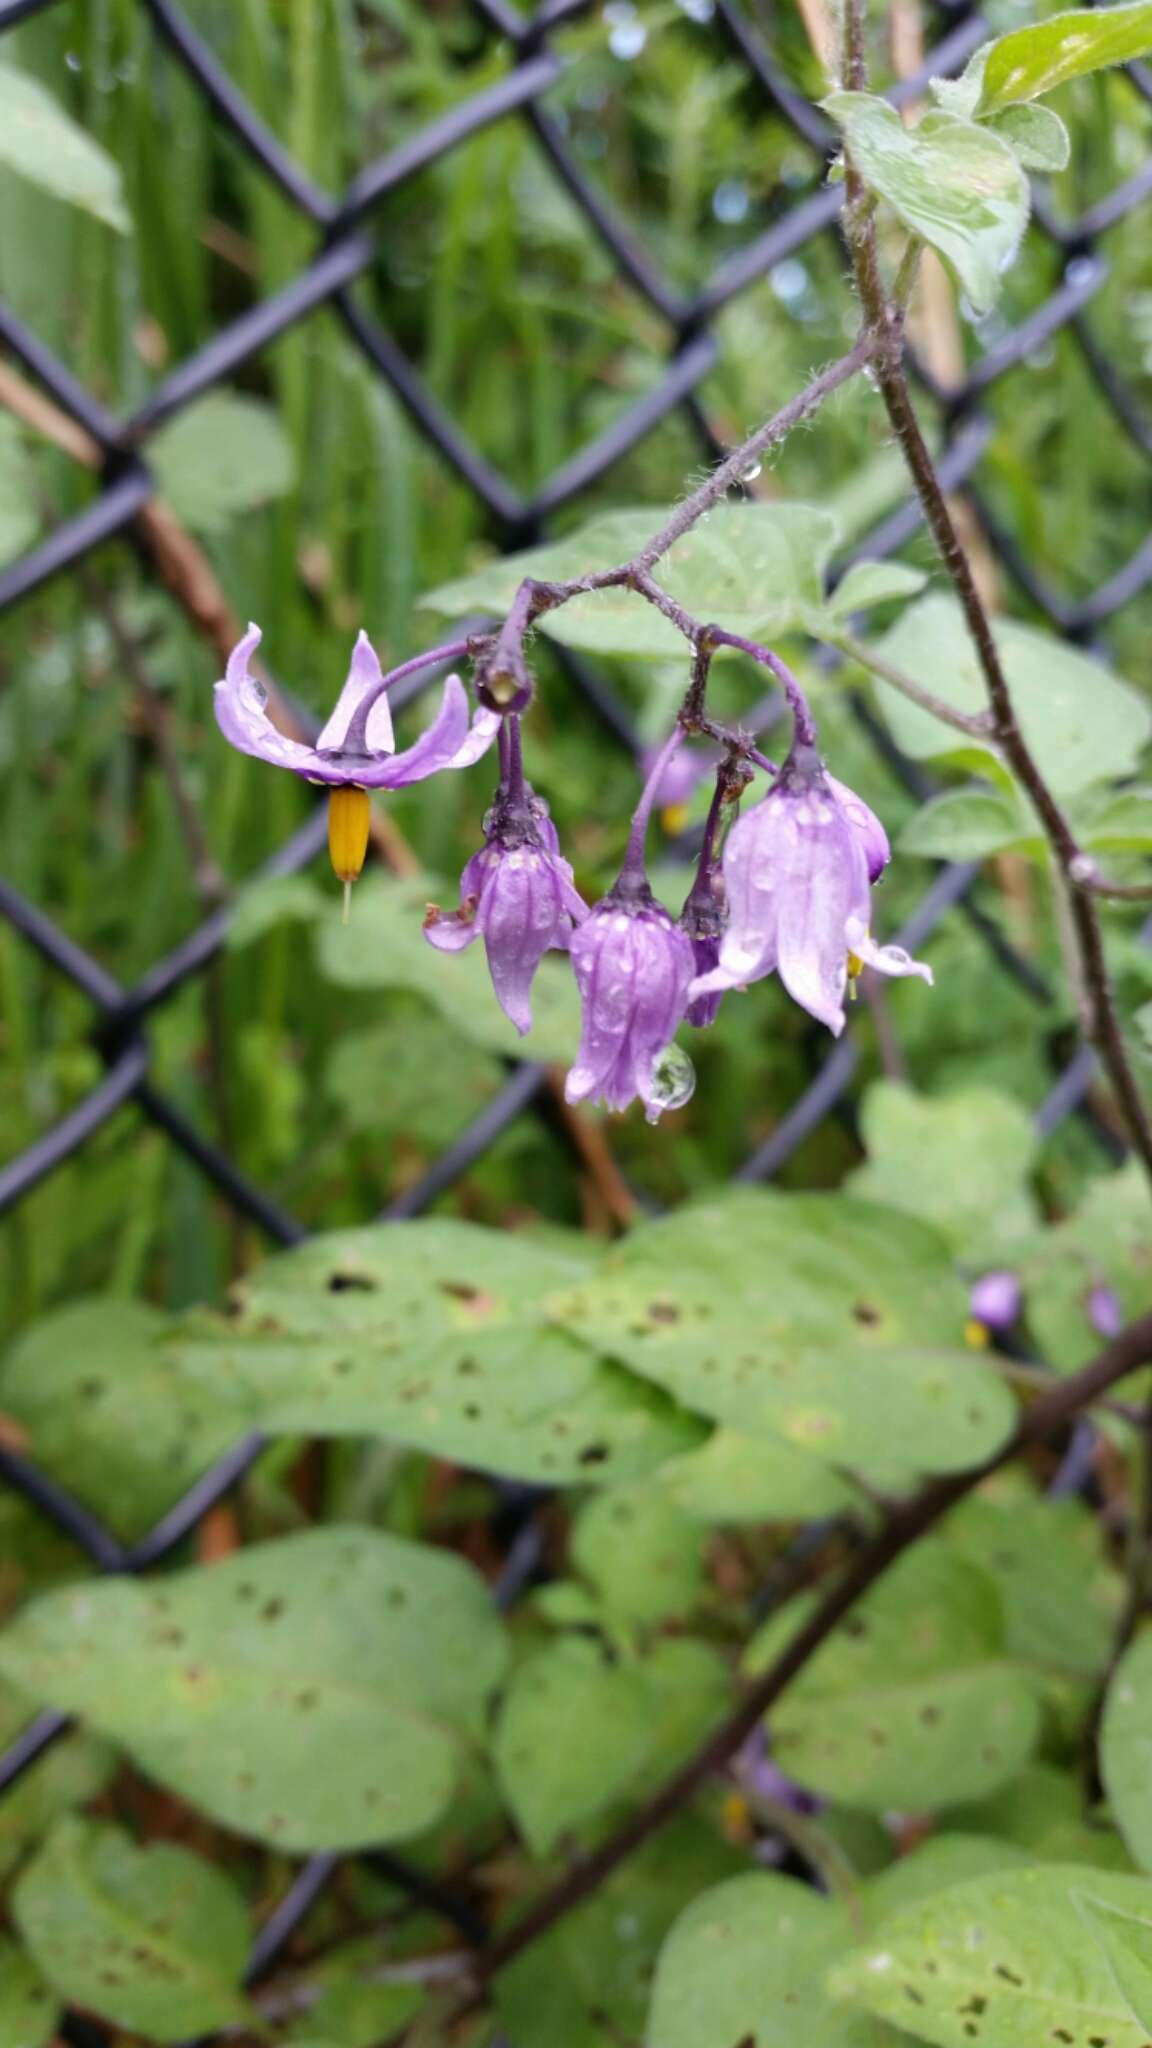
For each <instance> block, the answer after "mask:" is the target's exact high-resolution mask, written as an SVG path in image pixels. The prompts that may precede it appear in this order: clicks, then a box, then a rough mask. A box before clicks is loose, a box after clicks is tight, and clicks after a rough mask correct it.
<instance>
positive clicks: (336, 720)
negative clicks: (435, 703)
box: [316, 633, 396, 754]
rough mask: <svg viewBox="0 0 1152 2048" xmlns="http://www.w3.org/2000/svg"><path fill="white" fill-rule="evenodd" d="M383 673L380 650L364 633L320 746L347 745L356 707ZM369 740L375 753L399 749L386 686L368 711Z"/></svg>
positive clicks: (319, 742) (367, 735) (367, 728)
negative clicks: (378, 658) (345, 743)
mask: <svg viewBox="0 0 1152 2048" xmlns="http://www.w3.org/2000/svg"><path fill="white" fill-rule="evenodd" d="M381 674H382V671H381V668H380V663H379V661H378V660H377V658H376V650H375V648H374V647H373V645H372V642H371V641H370V640H369V638H368V635H367V633H361V634H360V635H359V637H358V639H357V641H356V645H355V647H354V648H353V649H352V662H351V666H350V667H349V670H348V680H347V682H346V683H345V685H344V688H343V689H342V690H341V692H340V695H339V696H338V698H337V699H336V708H335V710H334V711H333V713H332V716H331V718H330V719H329V720H328V722H327V724H326V725H325V727H324V729H323V731H322V732H321V734H320V737H319V739H318V740H317V742H316V745H317V747H318V748H320V749H324V748H328V749H329V750H331V749H333V748H336V747H341V746H343V744H344V741H345V738H346V737H347V733H348V727H349V725H350V724H351V721H352V714H353V712H354V711H355V710H356V708H357V706H358V704H359V703H360V701H361V699H362V698H363V697H364V696H366V695H367V693H368V691H369V690H372V689H375V688H376V686H377V684H378V683H379V682H380V680H381ZM365 744H366V745H367V748H368V751H369V752H370V753H373V754H391V753H394V752H395V749H396V740H395V736H394V734H393V731H392V709H391V706H390V704H389V702H388V696H387V692H386V691H384V690H381V692H380V695H379V696H378V697H377V699H376V702H375V703H374V704H373V706H372V709H371V711H370V712H369V713H368V720H367V724H366V727H365Z"/></svg>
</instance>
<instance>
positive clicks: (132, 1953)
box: [12, 1818, 248, 2041]
mask: <svg viewBox="0 0 1152 2048" xmlns="http://www.w3.org/2000/svg"><path fill="white" fill-rule="evenodd" d="M12 1910H13V1914H14V1916H15V1920H16V1924H17V1926H18V1928H19V1930H20V1933H21V1935H22V1937H23V1939H24V1940H25V1942H26V1943H27V1944H28V1947H29V1949H30V1950H31V1952H32V1955H33V1956H34V1958H35V1960H36V1961H37V1963H38V1964H39V1966H40V1968H41V1970H42V1971H43V1972H44V1975H45V1976H46V1977H47V1978H48V1980H49V1982H50V1983H51V1984H52V1985H53V1986H54V1988H55V1989H56V1990H57V1991H58V1992H59V1994H60V1996H61V1998H63V1999H67V2000H68V2001H70V2002H71V2003H72V2004H75V2005H81V2006H85V2007H88V2008H89V2009H90V2010H91V2011H93V2012H97V2013H99V2014H100V2015H101V2016H102V2017H103V2018H104V2019H110V2020H112V2021H114V2022H115V2023H116V2025H117V2026H121V2027H129V2028H131V2029H132V2031H133V2032H134V2033H141V2034H146V2035H148V2037H149V2038H150V2039H151V2040H154V2041H178V2040H180V2039H181V2038H182V2037H183V2036H185V2035H188V2034H192V2033H196V2034H198V2033H201V2032H204V2031H207V2030H208V2029H210V2028H211V2029H215V2028H217V2027H227V2026H234V2025H236V2024H240V2025H243V2024H244V2022H245V2019H246V2016H247V2007H246V2006H245V2003H244V2000H243V1998H242V1997H241V1995H240V1979H241V1975H242V1973H243V1969H244V1961H245V1954H246V1951H247V1946H248V1917H247V1914H246V1912H245V1909H244V1903H243V1900H242V1899H241V1898H240V1895H239V1893H238V1892H237V1891H236V1890H235V1889H234V1887H233V1885H232V1882H231V1880H230V1879H229V1878H228V1877H226V1876H225V1874H224V1872H223V1871H222V1870H218V1869H216V1868H215V1867H214V1866H213V1865H212V1864H209V1863H203V1862H201V1860H200V1858H199V1857H198V1856H193V1855H192V1854H191V1852H190V1851H189V1850H187V1849H181V1848H177V1847H176V1846H175V1845H174V1844H172V1843H168V1842H157V1843H153V1844H152V1845H151V1846H150V1847H149V1848H145V1849H138V1848H136V1847H135V1845H134V1844H133V1842H132V1841H131V1839H130V1838H129V1836H128V1835H126V1834H125V1833H124V1832H123V1831H122V1829H120V1828H115V1827H107V1826H98V1825H96V1824H95V1823H93V1822H91V1821H82V1820H77V1819H74V1818H72V1819H68V1820H63V1821H61V1822H60V1823H59V1825H58V1826H57V1827H56V1828H55V1829H54V1830H53V1832H52V1834H51V1835H50V1836H49V1837H48V1840H47V1841H46V1842H45V1844H44V1847H43V1848H42V1850H41V1851H40V1854H39V1855H38V1856H37V1857H36V1859H35V1861H34V1862H32V1863H30V1864H29V1865H28V1868H27V1869H26V1870H25V1871H24V1872H23V1874H22V1876H21V1878H20V1880H19V1882H18V1884H17V1885H16V1888H15V1891H14V1892H13V1895H12Z"/></svg>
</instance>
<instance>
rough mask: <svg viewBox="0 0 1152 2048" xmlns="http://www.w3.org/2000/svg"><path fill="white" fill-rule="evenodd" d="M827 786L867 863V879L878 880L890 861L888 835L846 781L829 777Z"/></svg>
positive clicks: (890, 852) (873, 812)
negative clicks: (857, 841)
mask: <svg viewBox="0 0 1152 2048" xmlns="http://www.w3.org/2000/svg"><path fill="white" fill-rule="evenodd" d="M828 787H829V788H830V789H831V790H832V791H833V792H834V794H835V796H836V799H837V801H838V803H839V804H840V807H841V809H842V811H843V812H844V814H845V816H846V818H847V820H848V823H849V824H850V825H851V827H852V830H853V832H854V833H855V834H856V837H857V839H858V840H859V841H860V844H861V845H862V847H863V849H864V858H865V860H866V861H867V863H868V880H869V881H870V882H875V881H878V880H879V878H880V876H881V875H882V874H883V872H884V870H885V868H886V867H887V865H888V863H889V861H890V860H891V858H892V848H891V847H890V846H889V844H888V834H887V833H886V831H885V830H884V827H883V825H882V824H881V823H880V820H879V818H878V817H877V816H876V813H875V811H870V810H869V808H868V806H867V804H866V803H865V801H864V799H863V797H862V796H857V794H856V791H855V790H854V789H849V787H848V784H847V783H846V782H837V780H836V777H835V776H834V775H829V776H828Z"/></svg>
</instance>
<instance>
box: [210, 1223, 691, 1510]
mask: <svg viewBox="0 0 1152 2048" xmlns="http://www.w3.org/2000/svg"><path fill="white" fill-rule="evenodd" d="M586 1270H587V1268H586V1262H585V1261H584V1260H583V1259H578V1258H574V1257H573V1256H571V1255H570V1254H569V1253H567V1252H557V1251H553V1250H551V1249H549V1248H545V1247H543V1246H540V1245H535V1244H533V1243H531V1242H530V1241H529V1240H527V1239H525V1238H523V1237H517V1236H514V1235H512V1234H510V1233H509V1232H506V1231H491V1230H483V1229H480V1228H479V1227H478V1226H476V1225H473V1224H467V1223H458V1222H455V1221H451V1220H448V1219H444V1220H428V1221H422V1222H419V1223H396V1224H388V1225H385V1226H383V1227H379V1226H378V1227H375V1228H371V1229H362V1230H346V1231H336V1232H332V1233H331V1234H329V1235H326V1236H323V1237H317V1238H313V1239H312V1240H311V1242H310V1243H309V1244H307V1245H304V1246H302V1247H301V1248H300V1249H299V1250H297V1251H292V1252H286V1253H282V1254H280V1255H279V1256H278V1257H276V1258H274V1259H270V1260H269V1261H268V1262H267V1263H266V1264H265V1265H264V1266H262V1267H260V1268H259V1269H258V1271H257V1272H256V1273H254V1274H252V1275H251V1276H250V1277H249V1278H248V1279H247V1280H246V1281H245V1282H244V1283H243V1285H242V1287H241V1288H240V1289H239V1290H238V1291H237V1294H236V1299H235V1311H234V1313H233V1314H232V1315H231V1316H229V1317H228V1318H227V1319H226V1320H222V1321H219V1322H215V1323H208V1322H204V1323H202V1324H201V1325H200V1326H199V1328H198V1330H197V1331H196V1332H194V1333H193V1332H190V1333H189V1334H188V1335H187V1336H186V1337H183V1338H180V1337H177V1338H176V1339H174V1340H173V1347H172V1348H173V1351H174V1354H175V1356H176V1357H177V1358H178V1359H179V1361H180V1362H181V1364H182V1368H183V1370H184V1372H185V1374H186V1375H187V1377H188V1379H189V1380H190V1381H191V1383H192V1384H193V1385H198V1386H201V1387H206V1388H216V1387H217V1386H218V1385H219V1384H220V1383H221V1382H223V1383H224V1384H235V1385H237V1386H238V1387H239V1388H240V1389H241V1390H242V1393H243V1398H244V1400H245V1401H247V1403H248V1404H249V1409H250V1413H251V1415H252V1416H253V1417H254V1418H257V1419H258V1420H259V1423H260V1426H261V1427H262V1428H263V1429H265V1430H267V1431H269V1432H270V1433H273V1434H277V1435H295V1434H297V1433H301V1434H308V1435H322V1436H323V1435H331V1436H342V1435H375V1434H379V1435H384V1436H388V1437H391V1438H393V1439H394V1440H396V1441H397V1442H400V1443H405V1444H410V1445H413V1446H414V1447H417V1448H419V1449H422V1450H427V1451H431V1452H433V1453H434V1454H436V1455H439V1456H441V1457H447V1458H453V1459H457V1460H459V1461H460V1462H461V1463H463V1464H467V1465H472V1466H479V1467H481V1468H483V1469H485V1470H490V1471H494V1472H499V1473H502V1474H505V1475H507V1476H509V1477H516V1478H523V1479H530V1480H538V1481H541V1482H543V1483H545V1484H547V1483H552V1484H562V1483H564V1482H571V1481H573V1480H578V1479H584V1480H587V1479H596V1480H611V1479H617V1478H629V1477H631V1476H632V1475H633V1474H637V1473H640V1472H644V1471H646V1470H648V1469H650V1468H651V1467H652V1466H654V1465H658V1464H659V1463H660V1462H661V1461H662V1460H663V1459H664V1458H666V1457H670V1456H672V1455H674V1454H675V1453H676V1452H678V1451H682V1450H685V1449H687V1448H688V1447H689V1446H691V1445H692V1444H694V1443H696V1442H697V1441H698V1440H699V1436H700V1427H699V1425H698V1424H697V1423H696V1422H695V1421H694V1420H692V1419H691V1418H690V1417H688V1416H686V1415H684V1414H683V1413H682V1412H680V1411H678V1410H677V1409H675V1408H674V1407H673V1405H672V1404H671V1402H669V1401H668V1400H666V1399H663V1398H661V1397H660V1396H659V1395H657V1394H654V1393H653V1391H652V1389H651V1388H649V1387H647V1386H645V1385H643V1384H642V1383H640V1382H639V1381H637V1380H636V1379H634V1378H633V1377H632V1376H631V1375H630V1374H627V1373H625V1372H622V1371H621V1370H620V1369H619V1368H618V1367H616V1366H613V1365H610V1364H605V1363H604V1362H603V1361H602V1360H601V1359H600V1358H599V1357H597V1356H596V1354H595V1353H594V1352H593V1351H591V1350H589V1349H588V1348H586V1347H585V1346H584V1345H583V1344H579V1343H577V1342H575V1341H573V1338H572V1337H571V1336H569V1335H567V1334H566V1333H564V1332H562V1331H559V1330H556V1329H549V1328H546V1327H544V1304H545V1302H546V1300H547V1299H548V1298H549V1297H550V1296H551V1295H552V1293H553V1292H554V1291H555V1290H556V1289H557V1288H558V1287H564V1286H566V1285H571V1284H572V1283H573V1282H574V1281H577V1280H579V1279H580V1278H581V1277H582V1275H583V1273H584V1272H585V1271H586Z"/></svg>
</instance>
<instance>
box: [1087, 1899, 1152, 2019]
mask: <svg viewBox="0 0 1152 2048" xmlns="http://www.w3.org/2000/svg"><path fill="white" fill-rule="evenodd" d="M1073 1897H1074V1899H1075V1903H1076V1905H1077V1907H1078V1908H1079V1912H1080V1917H1081V1919H1082V1920H1083V1921H1084V1924H1085V1926H1086V1927H1088V1928H1089V1929H1090V1930H1091V1932H1092V1934H1093V1936H1094V1938H1095V1939H1096V1941H1097V1942H1098V1943H1099V1945H1100V1948H1101V1949H1102V1950H1103V1952H1104V1955H1105V1957H1106V1959H1107V1962H1108V1967H1109V1969H1110V1970H1111V1972H1112V1976H1113V1979H1114V1981H1115V1985H1116V1989H1117V1991H1118V1992H1119V1993H1120V1996H1121V1998H1122V1999H1123V2000H1124V2003H1125V2005H1126V2006H1127V2007H1128V2011H1129V2012H1130V2013H1131V2015H1132V2018H1133V2019H1134V2020H1136V2022H1137V2023H1138V2025H1139V2026H1141V2027H1142V2028H1143V2029H1144V2032H1145V2033H1149V2032H1152V1893H1150V1894H1149V1898H1148V1902H1147V1905H1146V1906H1145V1909H1144V1911H1143V1912H1142V1913H1125V1912H1122V1911H1121V1910H1120V1908H1119V1907H1118V1906H1113V1905H1111V1904H1109V1902H1108V1901H1107V1900H1106V1899H1096V1898H1093V1897H1092V1896H1091V1895H1090V1894H1089V1893H1087V1892H1077V1893H1074V1894H1073Z"/></svg>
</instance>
